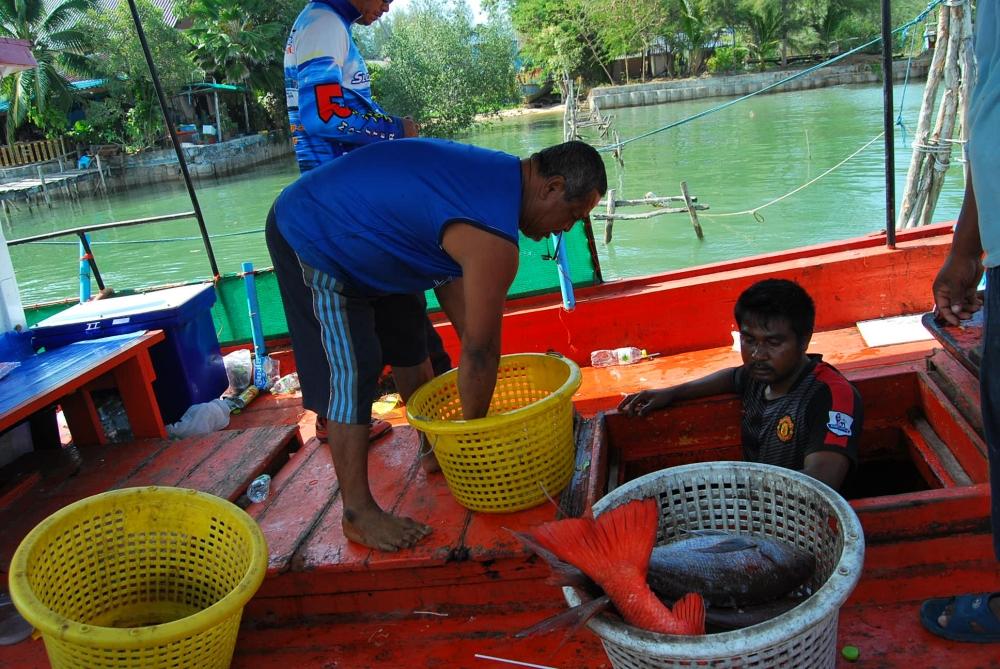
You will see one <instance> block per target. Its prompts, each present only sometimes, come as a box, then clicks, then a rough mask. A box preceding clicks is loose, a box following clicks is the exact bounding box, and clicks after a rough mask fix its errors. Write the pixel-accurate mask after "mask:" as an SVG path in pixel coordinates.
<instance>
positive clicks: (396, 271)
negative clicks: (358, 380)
mask: <svg viewBox="0 0 1000 669" xmlns="http://www.w3.org/2000/svg"><path fill="white" fill-rule="evenodd" d="M520 206H521V162H520V159H519V158H517V157H516V156H512V155H509V154H506V153H502V152H500V151H492V150H489V149H483V148H479V147H475V146H469V145H466V144H459V143H457V142H449V141H445V140H438V139H402V140H398V141H395V142H379V143H377V144H371V145H369V146H366V147H363V148H360V149H357V150H354V151H351V152H350V153H347V154H345V155H343V156H341V157H340V158H338V159H337V160H334V161H332V162H329V163H325V164H323V165H320V166H319V167H316V168H315V169H313V170H310V171H309V172H307V173H305V174H304V175H302V176H301V177H300V178H299V179H298V180H297V181H295V182H294V183H292V184H291V185H290V186H288V187H287V188H286V189H285V190H284V191H282V193H281V194H280V195H279V196H278V199H277V200H276V201H275V203H274V213H275V219H276V221H277V224H278V229H279V230H280V231H281V234H282V236H283V237H284V238H285V239H286V240H287V241H288V244H289V245H290V246H291V247H292V249H294V250H295V253H296V254H298V256H299V258H300V259H301V260H302V261H303V262H305V263H306V264H308V265H310V266H312V267H314V268H316V269H319V270H321V271H322V272H325V273H327V274H329V275H331V276H332V277H334V278H335V279H337V280H338V281H340V282H341V283H343V284H345V286H347V287H348V288H350V289H352V290H354V291H356V292H359V293H361V294H366V295H382V294H390V293H417V292H421V291H424V290H428V289H430V288H433V287H434V286H437V285H440V284H442V283H446V282H448V281H450V280H452V279H454V278H457V277H459V276H461V275H462V268H461V267H460V266H459V265H458V263H456V262H455V261H454V260H453V259H452V258H451V256H449V255H448V254H447V253H445V251H444V249H442V248H441V238H442V235H443V234H444V229H445V228H446V227H447V226H448V225H449V224H450V223H453V222H456V221H461V222H464V223H469V224H472V225H475V226H477V227H479V228H482V229H483V230H486V231H488V232H491V233H493V234H496V235H498V236H500V237H502V238H504V239H507V240H509V241H510V242H511V243H512V244H514V245H515V246H516V245H517V244H518V230H519V228H518V223H519V216H520Z"/></svg>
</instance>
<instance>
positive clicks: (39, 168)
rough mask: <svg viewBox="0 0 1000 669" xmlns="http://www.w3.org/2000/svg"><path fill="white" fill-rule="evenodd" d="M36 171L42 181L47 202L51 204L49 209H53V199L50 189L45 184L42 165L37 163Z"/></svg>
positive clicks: (43, 194)
mask: <svg viewBox="0 0 1000 669" xmlns="http://www.w3.org/2000/svg"><path fill="white" fill-rule="evenodd" d="M35 172H36V173H37V174H38V179H39V181H41V182H42V196H43V197H45V204H47V205H49V209H51V208H52V200H51V198H49V189H48V188H47V187H46V186H45V176H44V175H43V174H42V166H41V165H35Z"/></svg>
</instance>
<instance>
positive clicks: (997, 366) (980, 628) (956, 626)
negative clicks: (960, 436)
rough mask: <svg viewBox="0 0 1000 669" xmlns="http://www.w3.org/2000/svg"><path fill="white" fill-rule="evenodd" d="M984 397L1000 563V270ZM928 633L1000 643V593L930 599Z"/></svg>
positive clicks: (988, 305)
mask: <svg viewBox="0 0 1000 669" xmlns="http://www.w3.org/2000/svg"><path fill="white" fill-rule="evenodd" d="M983 316H984V323H985V327H984V328H983V359H982V363H981V364H980V367H979V399H980V408H981V409H982V413H983V435H984V437H985V439H986V451H987V456H988V458H989V470H990V510H991V519H992V526H993V552H994V555H995V557H996V559H997V560H998V561H1000V267H993V268H991V269H989V270H987V276H986V299H985V300H984V301H983ZM920 619H921V621H922V622H923V624H924V627H926V628H927V629H928V630H929V631H931V632H933V633H934V634H937V635H939V636H943V637H945V638H947V639H952V640H955V641H971V642H980V643H982V642H988V643H1000V593H998V592H993V593H988V592H987V593H977V594H966V595H959V596H957V597H947V598H936V599H929V600H927V601H925V602H924V604H923V606H922V607H921V609H920Z"/></svg>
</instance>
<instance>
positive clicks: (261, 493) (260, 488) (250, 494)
mask: <svg viewBox="0 0 1000 669" xmlns="http://www.w3.org/2000/svg"><path fill="white" fill-rule="evenodd" d="M269 492H271V477H270V476H268V475H267V474H261V475H260V476H258V477H257V478H255V479H254V480H253V481H251V482H250V486H249V487H248V488H247V499H249V500H250V501H251V502H253V503H254V504H259V503H260V502H263V501H264V500H265V499H267V494H268V493H269Z"/></svg>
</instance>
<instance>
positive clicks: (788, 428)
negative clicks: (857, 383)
mask: <svg viewBox="0 0 1000 669" xmlns="http://www.w3.org/2000/svg"><path fill="white" fill-rule="evenodd" d="M733 374H734V377H733V378H734V381H735V384H736V392H738V393H739V394H740V395H741V396H742V399H743V420H742V425H741V428H742V430H741V431H742V436H743V457H744V459H746V460H747V461H751V462H763V463H765V464H770V465H778V466H781V467H788V468H789V469H802V468H803V466H804V462H805V458H806V456H807V455H809V454H810V453H816V452H819V451H832V452H835V453H842V454H844V455H846V456H847V457H848V459H850V461H851V463H852V465H855V464H857V461H858V442H859V441H860V438H861V425H862V422H863V420H864V415H863V410H862V407H861V395H860V394H859V393H858V391H857V389H856V388H855V387H854V386H852V385H851V384H850V382H849V381H848V380H847V379H845V378H844V376H843V375H842V374H841V373H840V372H838V371H837V370H836V369H834V368H833V367H832V366H830V365H828V364H827V363H825V362H823V360H822V356H819V355H812V354H810V355H809V363H808V364H807V365H806V367H805V369H804V370H802V373H801V374H800V375H799V378H798V379H796V381H795V383H794V384H793V385H792V387H791V388H790V389H789V391H788V393H787V394H785V395H783V396H781V397H778V398H775V399H773V400H768V399H767V398H766V397H765V391H766V389H767V385H768V384H767V383H764V382H761V381H757V380H755V379H753V378H751V377H750V376H749V375H748V374H747V373H746V371H745V369H744V368H743V367H737V368H736V369H734V370H733Z"/></svg>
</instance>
